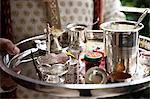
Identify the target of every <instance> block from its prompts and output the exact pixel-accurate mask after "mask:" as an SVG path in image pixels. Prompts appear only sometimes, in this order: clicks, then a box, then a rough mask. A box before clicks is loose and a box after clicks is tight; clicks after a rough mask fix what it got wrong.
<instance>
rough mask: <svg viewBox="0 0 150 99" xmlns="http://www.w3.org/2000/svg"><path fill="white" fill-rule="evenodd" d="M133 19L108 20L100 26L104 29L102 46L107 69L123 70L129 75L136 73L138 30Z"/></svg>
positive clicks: (141, 26)
mask: <svg viewBox="0 0 150 99" xmlns="http://www.w3.org/2000/svg"><path fill="white" fill-rule="evenodd" d="M135 24H136V22H133V21H110V22H106V23H103V24H102V25H101V26H100V27H101V29H102V30H103V31H104V44H105V45H104V46H105V54H106V56H107V71H108V72H109V73H113V72H124V73H128V74H130V75H131V76H133V75H134V74H136V70H137V68H138V48H139V42H138V37H139V30H141V29H142V28H143V27H144V26H143V24H139V26H138V27H137V28H136V29H134V26H135Z"/></svg>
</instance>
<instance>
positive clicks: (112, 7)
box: [104, 0, 126, 22]
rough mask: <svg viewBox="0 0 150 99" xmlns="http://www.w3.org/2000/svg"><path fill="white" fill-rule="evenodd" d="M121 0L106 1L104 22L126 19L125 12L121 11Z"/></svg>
mask: <svg viewBox="0 0 150 99" xmlns="http://www.w3.org/2000/svg"><path fill="white" fill-rule="evenodd" d="M121 6H122V5H121V2H120V0H105V2H104V22H107V21H116V20H125V19H126V16H125V14H124V13H123V12H120V10H119V9H120V7H121Z"/></svg>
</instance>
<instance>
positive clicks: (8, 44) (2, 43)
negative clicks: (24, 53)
mask: <svg viewBox="0 0 150 99" xmlns="http://www.w3.org/2000/svg"><path fill="white" fill-rule="evenodd" d="M0 50H4V51H7V52H8V53H9V54H11V55H15V54H18V53H19V52H20V49H19V48H18V47H17V46H16V45H15V44H13V43H12V41H10V40H8V39H5V38H0Z"/></svg>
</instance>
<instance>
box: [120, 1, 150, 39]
mask: <svg viewBox="0 0 150 99" xmlns="http://www.w3.org/2000/svg"><path fill="white" fill-rule="evenodd" d="M120 1H121V3H122V5H123V6H128V7H138V8H150V0H120ZM125 14H126V17H127V20H132V21H137V20H138V18H139V16H140V15H141V13H127V12H125ZM142 23H143V24H144V29H142V30H141V31H140V35H143V36H147V37H150V14H148V15H147V16H146V17H145V18H144V20H143V21H142Z"/></svg>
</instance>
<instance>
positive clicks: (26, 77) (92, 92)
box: [1, 35, 150, 98]
mask: <svg viewBox="0 0 150 99" xmlns="http://www.w3.org/2000/svg"><path fill="white" fill-rule="evenodd" d="M41 39H45V36H44V35H40V36H35V37H31V38H29V39H25V40H23V41H21V42H19V43H18V44H17V46H18V47H20V48H21V53H20V54H19V55H15V56H13V57H12V56H10V55H8V54H7V55H6V56H4V58H3V62H4V65H2V66H1V68H2V70H3V71H5V72H6V73H7V74H9V75H10V76H11V77H12V78H13V80H14V81H15V82H16V83H18V84H19V85H21V86H23V87H26V88H29V89H32V90H36V91H40V92H45V93H49V94H50V95H55V96H61V97H96V98H104V97H113V96H119V95H123V94H128V93H131V92H136V91H139V90H143V89H145V88H147V87H150V76H141V77H139V76H138V77H139V78H138V77H137V79H134V80H130V81H127V82H120V83H111V84H61V83H60V84H50V83H46V82H44V81H40V80H39V79H38V77H37V75H36V71H35V68H34V66H33V63H32V58H31V57H30V53H31V50H32V52H33V53H34V55H36V52H38V50H39V49H37V48H36V47H33V46H32V45H33V44H34V40H41ZM28 67H32V68H31V69H32V71H33V75H32V76H31V75H30V72H29V71H28ZM15 68H19V69H20V70H21V73H19V74H18V73H17V72H15V71H14V69H15ZM139 72H140V71H139ZM139 72H138V73H137V75H138V74H140V73H139Z"/></svg>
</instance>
